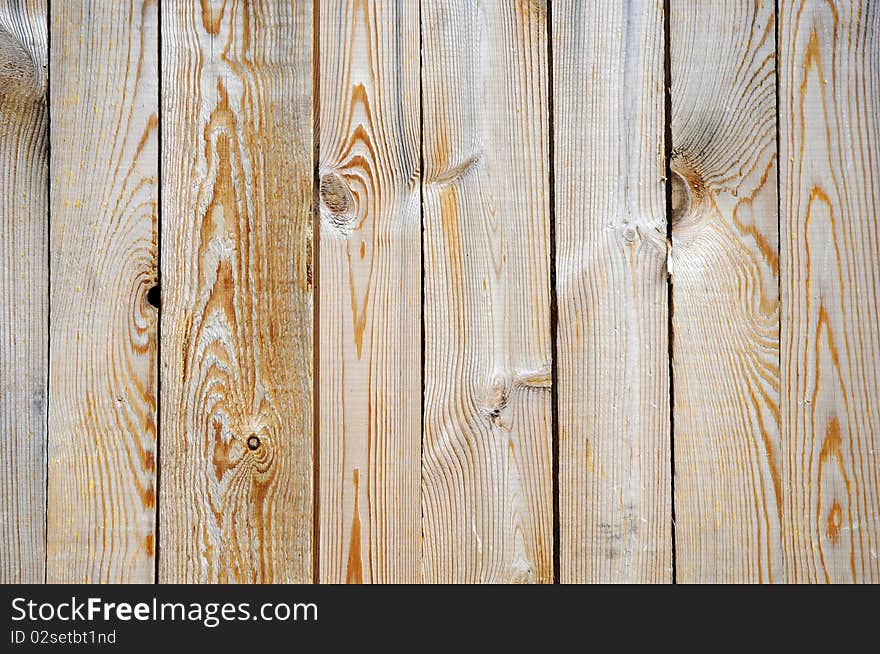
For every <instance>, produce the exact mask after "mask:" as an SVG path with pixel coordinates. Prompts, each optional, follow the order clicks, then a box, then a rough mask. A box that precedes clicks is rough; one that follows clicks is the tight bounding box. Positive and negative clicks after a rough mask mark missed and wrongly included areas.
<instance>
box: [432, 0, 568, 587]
mask: <svg viewBox="0 0 880 654" xmlns="http://www.w3.org/2000/svg"><path fill="white" fill-rule="evenodd" d="M421 13H422V46H423V50H422V57H423V59H422V89H423V95H422V102H423V110H424V121H423V143H424V145H423V148H424V153H423V155H424V166H425V170H424V180H425V185H424V192H423V211H424V248H425V271H424V272H425V300H424V302H425V307H424V321H425V435H424V449H423V452H424V454H423V460H422V479H423V482H422V515H423V528H422V532H423V540H422V543H423V545H422V576H423V579H424V580H425V581H427V582H470V583H476V582H549V581H552V578H553V556H552V554H553V532H552V516H553V503H552V502H553V500H552V474H551V464H552V446H551V443H552V439H551V394H550V387H551V358H552V352H551V340H550V283H549V271H550V256H549V254H550V212H549V122H548V120H549V115H548V61H547V16H546V13H545V8H544V5H543V3H541V2H517V1H514V0H503V1H499V2H489V3H483V2H478V1H476V0H454V1H451V2H450V1H447V0H426V1H425V2H423V3H422V7H421Z"/></svg>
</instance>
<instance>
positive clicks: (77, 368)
mask: <svg viewBox="0 0 880 654" xmlns="http://www.w3.org/2000/svg"><path fill="white" fill-rule="evenodd" d="M51 20H52V24H51V39H52V43H51V62H50V63H51V70H52V76H51V89H50V101H51V107H52V124H51V135H50V137H51V142H52V160H51V184H52V185H51V207H50V210H51V216H50V229H51V244H52V252H51V256H52V259H51V263H52V269H51V274H52V279H51V298H50V310H51V315H52V323H51V331H50V347H51V350H50V354H51V357H50V365H49V370H50V373H49V387H50V389H51V395H50V408H49V468H48V469H49V498H48V510H47V519H48V526H47V550H48V554H47V556H48V560H47V580H48V581H49V582H52V583H89V582H95V583H108V582H109V583H126V582H139V583H148V582H152V581H153V578H154V572H155V562H154V556H155V523H156V518H155V513H156V491H155V488H156V386H157V379H156V374H157V356H156V352H157V327H158V314H157V311H156V308H155V307H153V306H151V305H150V303H149V302H148V301H147V293H148V291H149V289H150V288H151V287H152V286H153V285H154V284H155V283H156V279H157V275H158V260H157V256H158V251H157V230H158V217H157V196H158V179H157V176H158V167H159V158H158V154H159V153H158V147H159V130H158V103H159V97H158V76H157V74H158V58H159V50H158V48H159V42H158V11H157V6H156V3H155V2H153V1H149V0H148V1H147V2H139V1H138V2H132V3H127V2H126V3H106V2H98V1H94V0H85V1H83V2H65V1H58V0H53V2H52V5H51Z"/></svg>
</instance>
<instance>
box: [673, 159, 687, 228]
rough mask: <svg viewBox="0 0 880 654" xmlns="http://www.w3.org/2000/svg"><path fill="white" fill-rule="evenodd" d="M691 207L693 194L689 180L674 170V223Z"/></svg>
mask: <svg viewBox="0 0 880 654" xmlns="http://www.w3.org/2000/svg"><path fill="white" fill-rule="evenodd" d="M690 207H691V195H690V192H689V191H688V185H687V182H686V181H684V178H683V177H682V176H681V175H679V174H678V173H677V172H675V171H673V172H672V207H671V208H672V224H673V225H674V224H676V223H678V222H679V221H680V220H681V217H682V216H683V215H685V214H686V213H687V212H688V210H689V209H690Z"/></svg>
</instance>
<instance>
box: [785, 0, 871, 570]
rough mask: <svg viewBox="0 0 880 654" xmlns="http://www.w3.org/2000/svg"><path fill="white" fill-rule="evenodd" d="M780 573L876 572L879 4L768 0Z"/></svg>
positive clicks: (811, 0) (812, 0)
mask: <svg viewBox="0 0 880 654" xmlns="http://www.w3.org/2000/svg"><path fill="white" fill-rule="evenodd" d="M779 12H780V15H779V82H780V86H779V98H780V107H779V129H780V134H779V143H780V161H781V169H780V190H781V197H782V203H781V237H782V273H781V276H782V363H781V365H782V388H783V389H784V392H783V395H782V436H783V445H784V448H785V449H784V451H785V457H784V459H783V462H782V463H783V465H782V471H781V472H782V479H783V484H784V486H785V488H786V489H787V490H788V494H787V497H786V502H785V509H786V516H785V517H786V519H785V521H784V523H783V534H784V536H783V544H784V546H785V555H786V556H785V562H786V571H787V573H788V576H787V580H788V581H789V582H795V583H803V582H811V583H824V582H834V583H841V582H862V583H864V582H873V583H878V582H880V509H878V507H880V356H878V355H880V328H878V324H880V264H878V261H880V193H878V180H880V5H878V4H877V3H874V2H858V1H854V2H835V3H833V4H831V3H826V2H818V1H814V0H782V2H781V3H780V6H779Z"/></svg>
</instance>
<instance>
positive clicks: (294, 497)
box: [159, 0, 313, 582]
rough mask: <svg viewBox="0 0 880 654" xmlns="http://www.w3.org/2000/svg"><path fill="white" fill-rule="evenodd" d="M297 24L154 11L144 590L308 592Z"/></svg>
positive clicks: (204, 6)
mask: <svg viewBox="0 0 880 654" xmlns="http://www.w3.org/2000/svg"><path fill="white" fill-rule="evenodd" d="M311 44H312V6H311V3H308V2H275V1H273V0H263V1H260V2H252V3H223V4H220V3H192V2H171V3H164V4H163V6H162V50H163V52H162V63H163V70H164V74H163V77H162V185H163V188H162V254H161V259H162V286H163V306H162V349H161V357H162V364H161V378H162V392H161V420H160V424H161V441H160V443H161V449H160V451H161V480H160V486H161V488H160V491H161V492H160V509H161V510H160V516H159V517H160V534H161V552H160V557H159V575H160V580H161V581H166V582H172V581H177V582H308V581H311V580H312V547H311V540H312V485H313V484H312V391H311V388H312V352H313V350H312V341H313V338H312V257H311V249H312V194H313V191H312V176H313V145H312V142H313V121H312V51H311Z"/></svg>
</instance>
